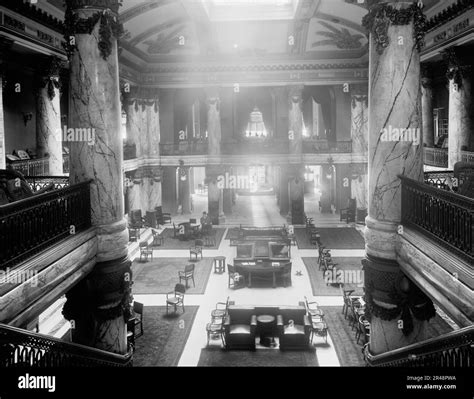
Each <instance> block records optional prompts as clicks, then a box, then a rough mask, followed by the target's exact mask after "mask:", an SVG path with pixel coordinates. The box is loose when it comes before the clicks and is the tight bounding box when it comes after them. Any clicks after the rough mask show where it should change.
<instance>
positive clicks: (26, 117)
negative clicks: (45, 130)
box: [21, 112, 33, 126]
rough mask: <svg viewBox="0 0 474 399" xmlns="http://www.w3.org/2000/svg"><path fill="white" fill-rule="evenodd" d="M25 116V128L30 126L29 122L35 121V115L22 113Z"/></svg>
mask: <svg viewBox="0 0 474 399" xmlns="http://www.w3.org/2000/svg"><path fill="white" fill-rule="evenodd" d="M21 114H22V115H23V123H24V124H25V126H26V125H27V124H28V122H29V121H31V120H32V119H33V113H32V112H22V113H21Z"/></svg>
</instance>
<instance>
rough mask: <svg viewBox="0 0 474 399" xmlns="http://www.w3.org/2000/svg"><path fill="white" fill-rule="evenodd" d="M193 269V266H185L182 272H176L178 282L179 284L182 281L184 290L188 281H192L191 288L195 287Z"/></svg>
mask: <svg viewBox="0 0 474 399" xmlns="http://www.w3.org/2000/svg"><path fill="white" fill-rule="evenodd" d="M194 267H195V265H187V266H186V267H185V268H184V271H179V272H178V278H179V282H180V283H181V280H184V281H185V284H186V289H187V288H188V280H192V281H193V287H196V284H195V283H194Z"/></svg>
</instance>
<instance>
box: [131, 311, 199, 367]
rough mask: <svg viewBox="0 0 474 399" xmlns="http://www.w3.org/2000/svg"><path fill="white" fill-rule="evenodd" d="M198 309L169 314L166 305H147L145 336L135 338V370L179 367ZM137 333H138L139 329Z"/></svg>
mask: <svg viewBox="0 0 474 399" xmlns="http://www.w3.org/2000/svg"><path fill="white" fill-rule="evenodd" d="M198 309H199V306H185V312H184V313H182V312H181V311H179V312H178V313H177V314H171V313H170V315H169V316H167V315H166V306H145V308H144V310H143V320H144V323H143V332H144V334H143V335H142V336H141V337H139V338H136V339H135V353H134V354H133V366H134V367H171V366H177V365H178V362H179V359H180V357H181V354H182V353H183V350H184V346H185V345H186V341H187V340H188V337H189V333H190V332H191V328H192V326H193V323H194V318H195V317H196V314H197V311H198ZM137 332H138V330H137Z"/></svg>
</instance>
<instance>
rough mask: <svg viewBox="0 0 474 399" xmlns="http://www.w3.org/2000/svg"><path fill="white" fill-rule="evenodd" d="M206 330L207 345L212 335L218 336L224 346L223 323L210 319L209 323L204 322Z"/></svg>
mask: <svg viewBox="0 0 474 399" xmlns="http://www.w3.org/2000/svg"><path fill="white" fill-rule="evenodd" d="M206 332H207V346H209V342H210V340H211V338H212V337H216V336H218V337H220V339H221V341H222V344H223V345H224V346H225V341H224V323H215V322H214V321H211V322H210V323H207V324H206Z"/></svg>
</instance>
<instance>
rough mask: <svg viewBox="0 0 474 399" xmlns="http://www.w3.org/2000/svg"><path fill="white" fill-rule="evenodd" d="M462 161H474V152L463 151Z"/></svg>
mask: <svg viewBox="0 0 474 399" xmlns="http://www.w3.org/2000/svg"><path fill="white" fill-rule="evenodd" d="M461 157H462V161H463V162H466V163H474V152H470V151H461Z"/></svg>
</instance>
